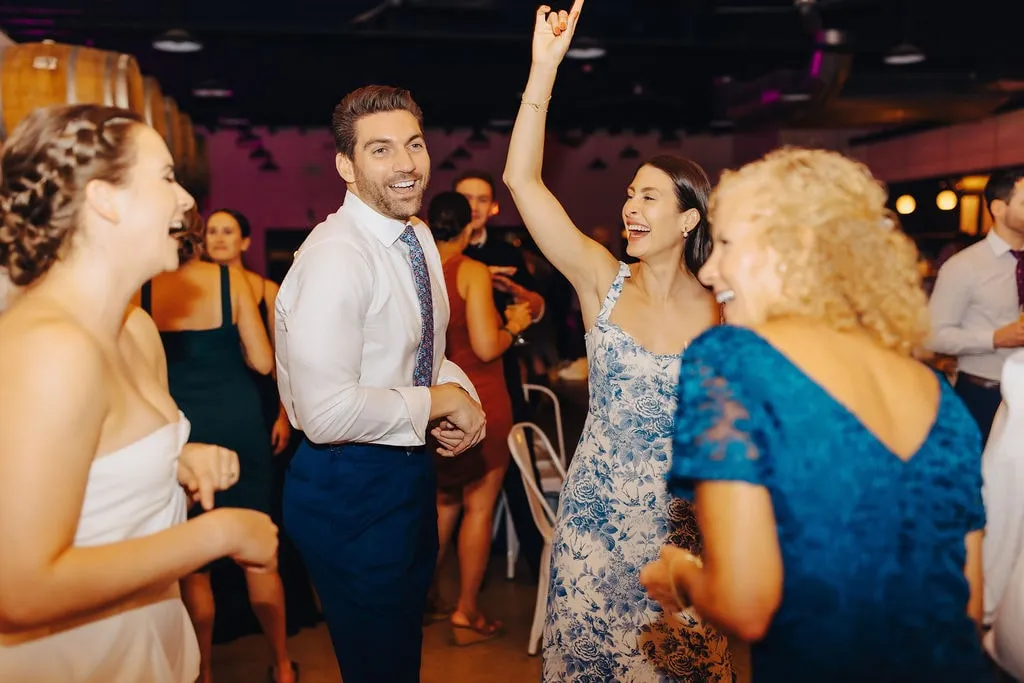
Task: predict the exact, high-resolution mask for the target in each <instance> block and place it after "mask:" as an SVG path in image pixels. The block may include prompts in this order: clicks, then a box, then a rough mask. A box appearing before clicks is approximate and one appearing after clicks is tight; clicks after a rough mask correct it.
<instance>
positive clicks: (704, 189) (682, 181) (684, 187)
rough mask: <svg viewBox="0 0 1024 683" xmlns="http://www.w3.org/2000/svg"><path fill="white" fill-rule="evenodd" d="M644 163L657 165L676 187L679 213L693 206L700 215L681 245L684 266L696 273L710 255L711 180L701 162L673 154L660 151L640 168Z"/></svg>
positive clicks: (654, 166) (652, 165) (655, 166)
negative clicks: (709, 214) (709, 201)
mask: <svg viewBox="0 0 1024 683" xmlns="http://www.w3.org/2000/svg"><path fill="white" fill-rule="evenodd" d="M644 166H650V167H652V168H656V169H658V170H659V171H661V172H663V173H664V174H666V175H667V176H668V177H669V178H670V179H671V180H672V184H673V185H675V187H676V204H677V206H678V208H679V211H680V212H683V211H688V210H690V209H696V210H697V213H699V214H700V220H699V221H698V222H697V225H695V226H694V227H693V230H691V231H690V234H689V235H687V237H686V244H685V245H684V246H683V258H684V259H685V260H686V269H687V270H689V271H690V272H691V273H693V274H694V275H696V274H697V273H699V272H700V269H701V268H703V267H704V262H705V261H707V260H708V257H709V256H711V229H710V228H709V227H708V196H709V195H710V194H711V180H710V179H708V174H707V173H705V171H704V169H703V168H701V167H700V164H698V163H696V162H694V161H690V160H689V159H686V158H684V157H680V156H675V155H673V154H662V155H659V156H656V157H654V158H652V159H648V160H647V161H645V162H644V163H643V164H642V165H641V168H643V167H644ZM637 170H640V169H637Z"/></svg>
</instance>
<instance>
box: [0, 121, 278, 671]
mask: <svg viewBox="0 0 1024 683" xmlns="http://www.w3.org/2000/svg"><path fill="white" fill-rule="evenodd" d="M193 204H194V202H193V200H192V197H190V196H189V195H188V193H186V192H185V191H184V190H183V189H182V188H181V187H180V186H179V185H178V184H177V183H176V182H175V180H174V176H173V161H172V159H171V156H170V154H169V152H168V151H167V147H166V145H165V144H164V142H163V140H162V139H161V138H160V136H159V135H157V133H156V132H154V131H153V130H152V129H150V128H148V127H146V126H144V125H142V124H141V123H139V122H138V117H136V116H135V115H134V114H131V113H129V112H126V111H121V110H116V109H111V108H107V107H101V106H98V105H75V106H69V107H58V108H53V109H46V110H37V111H35V112H34V113H33V114H32V115H30V116H29V118H28V119H27V120H26V121H25V122H23V123H22V124H21V125H20V126H19V127H18V128H17V129H15V131H14V134H13V135H12V136H11V137H10V138H9V139H8V141H7V143H6V145H5V146H4V149H3V153H2V156H0V276H4V277H6V278H9V280H10V282H11V283H13V285H14V286H15V290H16V293H17V296H16V297H8V298H14V301H13V303H11V304H10V306H9V307H8V308H7V310H5V311H4V312H3V314H2V315H0V378H2V380H0V382H2V385H0V548H2V551H0V552H2V553H3V559H2V561H0V680H3V681H18V682H19V683H25V682H27V681H61V682H62V683H87V682H88V683H92V682H94V681H95V682H97V683H98V682H100V681H102V682H103V683H121V682H122V681H123V682H125V683H127V682H128V681H131V682H133V683H135V682H138V681H147V682H148V683H186V682H187V683H192V681H194V680H195V678H196V676H197V675H198V673H199V654H198V648H197V646H196V640H195V635H194V633H193V631H192V626H191V623H190V621H189V618H188V614H187V613H186V611H185V608H184V606H183V604H182V602H181V599H180V596H179V593H178V584H177V580H178V579H179V578H180V577H182V576H184V575H186V574H189V573H191V572H193V571H195V570H196V569H197V568H199V567H201V566H202V565H204V564H206V563H208V562H210V561H212V560H214V559H217V558H219V557H223V556H230V557H232V558H233V559H235V560H236V561H239V562H242V563H245V564H248V565H251V566H253V567H254V568H256V569H259V568H261V567H266V566H268V565H270V564H272V563H273V561H274V557H275V554H276V549H277V530H276V528H275V527H274V525H273V523H272V522H271V521H270V519H269V518H268V517H267V516H266V515H263V514H261V513H257V512H252V511H249V510H233V509H218V510H215V511H213V512H210V513H209V514H204V515H202V516H200V517H198V518H196V519H194V520H192V521H188V522H185V503H186V495H187V494H186V491H185V489H187V490H188V495H194V496H196V497H198V498H200V499H201V500H202V501H203V504H204V505H205V506H206V507H212V502H213V501H212V497H213V491H214V490H215V489H223V488H226V487H227V486H230V485H231V484H232V483H233V482H234V481H235V480H236V479H237V476H238V472H237V468H238V460H237V457H235V455H234V454H233V453H230V452H229V451H225V450H224V449H219V448H217V447H215V446H205V445H200V444H192V445H189V446H188V447H186V448H185V450H184V451H183V450H182V448H183V446H184V444H185V442H186V440H187V437H188V432H189V425H188V422H187V420H185V419H184V417H183V416H182V415H181V413H180V412H179V411H178V410H177V407H176V406H175V404H174V402H173V400H172V399H171V397H170V395H169V393H168V391H167V386H166V365H165V361H164V358H163V350H162V348H161V346H160V341H159V336H158V333H157V331H156V329H155V327H154V326H153V323H152V321H151V320H150V319H149V318H148V316H146V315H145V314H144V313H142V312H141V311H139V310H137V309H130V308H129V301H130V299H131V297H132V295H133V293H134V292H136V291H137V290H138V289H139V287H140V286H141V285H142V283H143V282H145V281H146V280H148V279H149V278H151V277H152V276H154V275H156V274H157V273H159V272H162V271H164V270H168V269H173V268H176V267H177V265H178V247H179V243H178V240H177V239H176V236H175V235H176V234H177V232H178V230H180V228H181V226H182V225H183V224H184V223H183V222H184V217H185V213H186V212H187V211H188V210H189V209H191V208H192V206H193ZM0 289H4V290H9V289H10V288H9V287H2V288H0ZM7 293H8V294H10V292H9V291H8V292H7ZM3 304H4V302H3V301H0V310H2V309H3V307H4V306H3ZM126 311H127V313H126ZM183 487H184V488H183Z"/></svg>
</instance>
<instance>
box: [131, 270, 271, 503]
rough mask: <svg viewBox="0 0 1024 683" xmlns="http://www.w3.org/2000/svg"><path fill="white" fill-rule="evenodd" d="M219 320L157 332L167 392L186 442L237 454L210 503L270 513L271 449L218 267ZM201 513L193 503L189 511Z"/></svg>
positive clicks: (146, 291) (147, 299)
mask: <svg viewBox="0 0 1024 683" xmlns="http://www.w3.org/2000/svg"><path fill="white" fill-rule="evenodd" d="M151 288H152V285H151V283H146V284H145V285H143V288H142V307H143V309H145V310H146V312H151V308H152V289H151ZM220 301H221V316H222V318H221V319H222V322H221V325H220V327H215V328H213V329H209V330H169V331H165V330H161V331H160V337H161V339H162V340H163V344H164V350H165V352H166V354H167V378H168V383H169V385H170V391H171V396H172V397H173V398H174V400H175V402H176V403H177V404H178V408H180V409H181V411H182V412H183V413H185V417H187V418H188V419H189V421H190V422H191V423H192V432H191V435H190V436H189V441H191V442H194V443H209V444H216V445H218V446H223V447H224V448H229V449H231V450H233V451H234V452H235V453H237V454H238V461H239V465H240V473H239V479H238V483H236V484H235V485H234V486H232V487H231V488H229V489H227V490H226V491H219V492H217V495H216V499H215V505H216V507H239V508H248V509H251V510H259V511H261V512H266V513H268V514H269V512H270V492H271V481H272V467H273V463H272V459H273V453H272V451H271V447H270V434H269V431H268V428H267V425H266V423H265V422H264V420H263V416H262V409H261V399H260V393H259V391H258V389H257V387H256V384H255V383H254V382H253V378H252V376H251V375H250V373H249V367H248V366H247V365H246V364H245V358H244V357H243V355H242V346H241V340H240V338H239V336H238V326H237V325H235V324H234V323H233V322H232V316H231V279H230V273H229V271H228V268H227V266H221V267H220ZM201 512H202V508H201V507H200V506H198V505H196V506H193V508H192V510H190V511H189V515H190V516H192V515H196V514H199V513H201Z"/></svg>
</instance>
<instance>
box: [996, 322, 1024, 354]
mask: <svg viewBox="0 0 1024 683" xmlns="http://www.w3.org/2000/svg"><path fill="white" fill-rule="evenodd" d="M992 346H993V347H995V348H997V349H1015V348H1018V347H1020V346H1024V318H1022V319H1020V320H1016V321H1014V322H1012V323H1010V324H1009V325H1006V326H1005V327H1000V328H999V329H998V330H996V331H995V334H993V335H992Z"/></svg>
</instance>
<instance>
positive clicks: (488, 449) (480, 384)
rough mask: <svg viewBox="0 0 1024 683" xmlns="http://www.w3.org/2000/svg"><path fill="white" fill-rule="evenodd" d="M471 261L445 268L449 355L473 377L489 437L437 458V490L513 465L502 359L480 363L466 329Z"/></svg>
mask: <svg viewBox="0 0 1024 683" xmlns="http://www.w3.org/2000/svg"><path fill="white" fill-rule="evenodd" d="M467 258H468V257H466V256H464V255H462V254H459V255H458V256H455V257H453V258H452V259H450V260H449V261H448V262H447V263H445V264H444V281H445V286H446V287H447V289H448V300H449V303H450V308H451V318H450V319H449V321H448V332H447V335H446V339H447V345H446V349H447V351H446V355H447V357H448V359H449V360H451V361H452V362H453V363H455V364H456V365H458V366H459V367H460V368H462V370H463V371H464V372H465V373H466V374H467V375H468V376H469V379H470V380H471V381H472V382H473V386H474V387H476V390H477V393H478V394H479V395H480V403H481V404H482V405H483V409H484V413H485V414H486V415H487V436H486V437H485V438H484V440H483V441H482V442H480V443H479V444H478V445H477V446H475V447H474V448H472V449H470V450H469V451H466V452H465V453H463V454H461V455H457V456H455V457H454V458H445V457H442V456H436V458H437V486H438V488H441V489H446V488H460V487H462V486H465V485H466V484H469V483H471V482H473V481H475V480H476V479H479V478H480V477H482V476H483V475H484V474H485V473H486V472H488V471H490V470H493V469H496V468H498V467H507V466H508V461H509V457H510V456H509V451H508V442H507V439H508V433H509V431H511V429H512V402H511V400H510V399H509V396H508V389H507V388H506V386H505V373H504V370H503V368H502V363H501V358H500V357H498V358H495V359H494V360H492V361H489V362H487V363H485V362H483V361H482V360H480V358H479V357H477V355H476V354H475V353H473V347H472V346H471V345H470V343H469V328H468V327H467V325H466V302H465V301H464V300H463V298H462V296H461V295H460V294H459V288H458V286H457V284H456V283H457V282H458V279H457V276H458V272H459V267H460V266H461V265H462V264H463V263H464V262H465V261H466V260H467Z"/></svg>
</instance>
